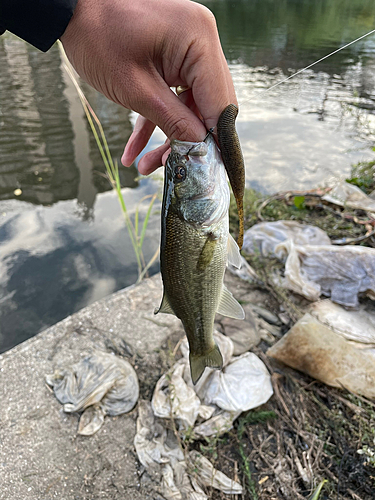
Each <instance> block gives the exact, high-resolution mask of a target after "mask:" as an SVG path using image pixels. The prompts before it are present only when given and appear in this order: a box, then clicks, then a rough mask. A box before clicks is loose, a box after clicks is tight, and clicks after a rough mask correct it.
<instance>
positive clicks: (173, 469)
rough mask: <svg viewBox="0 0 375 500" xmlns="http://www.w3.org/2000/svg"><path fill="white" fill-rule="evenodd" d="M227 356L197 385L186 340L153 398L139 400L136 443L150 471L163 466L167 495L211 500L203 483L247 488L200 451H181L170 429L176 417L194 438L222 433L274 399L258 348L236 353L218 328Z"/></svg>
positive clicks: (225, 489)
mask: <svg viewBox="0 0 375 500" xmlns="http://www.w3.org/2000/svg"><path fill="white" fill-rule="evenodd" d="M214 339H215V341H216V343H217V344H218V346H219V348H220V351H221V353H222V356H223V360H224V368H223V370H222V371H218V370H214V369H208V368H206V370H205V371H204V373H203V375H202V377H201V379H200V380H199V382H198V383H197V384H196V386H194V385H193V383H192V380H191V375H190V367H189V346H188V342H187V339H186V338H185V339H184V340H183V342H182V344H181V352H182V354H183V358H181V359H180V360H179V361H177V363H175V365H174V366H173V367H172V368H171V369H170V370H169V371H168V373H166V374H165V375H163V376H162V377H161V378H160V379H159V381H158V382H157V384H156V387H155V391H154V394H153V397H152V401H151V405H150V403H148V402H146V401H144V402H141V403H140V404H139V417H138V421H137V434H136V436H135V439H134V446H135V449H136V451H137V454H138V457H139V460H140V461H141V463H142V464H143V465H144V466H145V467H146V468H147V470H148V471H155V469H157V470H160V469H161V475H162V482H161V488H162V491H161V493H162V495H163V496H164V497H165V498H166V499H171V500H172V499H173V500H175V499H181V500H186V499H191V500H206V499H207V495H206V494H205V492H204V491H203V490H202V487H203V486H212V487H214V488H217V489H219V490H221V491H223V492H225V493H227V494H241V493H242V487H241V485H240V484H238V483H236V482H235V481H233V480H231V479H230V478H228V477H227V476H226V475H225V474H223V473H221V472H219V471H217V470H216V469H215V468H214V467H213V465H212V464H211V463H210V462H209V460H207V459H206V458H205V457H202V456H201V455H200V454H199V453H197V452H196V451H191V452H190V453H189V455H188V456H185V457H183V456H181V453H182V451H181V449H180V448H179V446H178V442H177V438H176V437H175V435H174V434H173V433H171V432H170V431H167V430H166V427H167V419H168V420H170V419H171V420H173V422H174V425H175V426H176V430H178V432H179V433H180V434H182V435H183V434H189V435H190V436H191V437H192V438H200V437H209V436H219V435H221V434H223V433H225V432H227V431H228V430H229V429H231V427H232V425H233V422H234V420H235V419H236V418H237V417H238V416H239V415H240V414H241V413H242V412H243V411H247V410H250V409H251V408H256V407H258V406H260V405H261V404H263V403H265V402H266V401H268V399H269V398H270V397H271V396H272V394H273V389H272V384H271V377H270V374H269V373H268V371H267V369H266V367H265V365H264V364H263V362H262V361H261V360H260V359H259V358H258V357H257V356H256V355H255V354H253V353H250V352H247V353H245V354H243V355H241V356H238V357H236V356H233V342H232V341H231V339H230V338H228V337H226V336H225V335H222V334H221V333H218V332H215V333H214Z"/></svg>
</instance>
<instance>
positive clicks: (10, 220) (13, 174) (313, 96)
mask: <svg viewBox="0 0 375 500" xmlns="http://www.w3.org/2000/svg"><path fill="white" fill-rule="evenodd" d="M206 5H207V6H209V8H210V9H211V10H213V12H214V13H215V15H216V18H217V22H218V27H219V32H220V37H221V40H222V44H223V48H224V52H225V55H226V57H227V59H228V62H229V65H230V69H231V72H232V76H233V79H234V82H235V86H236V91H237V94H238V99H239V102H240V116H239V119H238V129H239V134H240V138H241V143H242V147H243V152H244V156H245V160H246V169H247V182H248V184H249V185H251V186H253V187H255V188H257V189H259V190H261V191H263V192H269V193H271V192H274V191H280V190H285V189H290V188H293V189H300V188H302V189H304V188H312V187H315V186H316V185H318V184H322V183H324V182H326V181H327V180H329V179H330V178H336V177H338V176H343V175H347V174H348V173H349V172H350V168H351V165H352V164H353V163H356V162H357V161H360V160H366V159H372V158H373V155H374V153H373V151H372V147H373V146H374V142H375V141H374V140H375V137H374V109H375V58H374V56H375V37H374V36H370V37H368V38H366V39H364V40H362V41H360V42H358V43H356V44H355V45H353V46H351V47H349V48H347V49H345V50H343V51H341V52H340V53H338V54H336V55H334V56H332V57H331V58H329V59H328V60H326V61H324V62H322V63H320V64H319V65H317V66H315V67H314V68H312V69H310V70H308V71H306V72H305V73H303V74H301V75H299V76H297V77H296V78H294V79H292V80H290V81H289V82H287V83H285V84H283V85H281V86H280V87H277V88H275V89H274V90H272V91H270V92H267V93H264V90H265V89H267V88H268V87H270V86H271V85H272V84H274V83H276V82H278V81H281V80H282V79H283V78H286V77H287V76H289V75H291V74H292V73H294V72H296V71H297V70H299V69H301V68H302V67H304V66H307V65H308V64H310V63H311V62H313V61H314V60H316V59H319V58H320V57H322V56H324V55H326V54H327V53H329V52H331V51H333V50H336V49H337V48H338V47H340V46H342V45H344V44H346V43H347V42H349V41H351V40H353V39H355V38H357V37H358V36H360V35H362V34H364V33H365V32H367V31H370V30H371V29H373V28H374V26H375V4H374V2H373V1H372V0H371V1H368V0H350V1H349V0H329V1H327V0H320V1H319V0H252V1H241V0H236V1H227V0H214V1H207V2H206ZM0 68H1V71H0V352H1V351H4V350H6V349H9V348H10V347H12V346H13V345H16V344H17V343H19V342H21V341H23V340H25V339H26V338H28V337H30V336H32V335H35V334H36V333H37V332H38V331H41V330H42V329H44V328H46V327H48V326H49V325H51V324H53V323H55V322H56V321H59V320H60V319H62V318H64V317H66V316H67V315H69V314H71V313H73V312H75V311H77V310H78V309H80V308H82V307H84V306H85V305H87V304H90V303H92V302H93V301H95V300H97V299H99V298H101V297H103V296H105V295H108V294H110V293H112V292H114V291H116V290H118V289H120V288H122V287H124V286H127V285H130V284H131V283H133V282H134V281H135V280H136V277H137V269H136V260H135V256H134V253H133V250H132V247H131V244H130V241H129V237H128V235H127V232H126V229H125V224H124V221H123V217H122V214H121V211H120V208H119V206H118V202H117V199H116V196H115V195H114V194H113V192H111V190H110V185H109V183H108V181H107V180H106V179H105V177H104V171H105V170H104V167H103V163H102V161H101V158H100V155H99V152H98V150H97V149H96V145H95V142H94V139H93V136H92V135H91V132H90V130H89V128H88V126H87V123H86V121H85V118H84V114H83V111H82V108H81V105H80V102H79V100H78V97H77V95H76V92H75V90H74V87H73V86H72V84H71V83H70V81H69V79H68V77H67V76H66V75H65V74H64V71H63V69H62V67H61V60H60V55H59V52H58V50H57V47H53V48H52V49H51V50H50V51H49V52H48V53H46V54H43V53H41V52H39V51H38V50H36V49H34V48H33V47H31V46H30V45H28V44H26V43H25V42H23V41H21V40H19V39H17V38H16V37H14V36H12V35H10V34H6V35H5V36H3V37H0ZM84 89H85V92H86V94H87V96H88V99H89V101H90V102H91V104H92V106H93V108H94V109H95V111H96V112H97V113H98V115H99V117H100V119H101V121H102V124H103V127H104V129H105V131H106V135H107V137H108V139H109V144H110V148H111V151H112V154H113V156H114V157H115V158H117V159H119V158H120V157H121V154H122V151H123V146H124V144H125V143H126V140H127V139H128V137H129V135H130V133H131V130H132V124H133V123H134V119H135V117H134V115H133V114H132V113H129V112H128V111H127V110H124V109H122V108H120V107H119V106H117V105H115V104H113V103H111V102H109V101H108V100H107V99H106V98H104V97H103V96H101V95H99V94H98V93H96V92H95V91H93V90H92V89H90V88H89V87H88V86H84ZM213 91H214V89H213ZM163 140H164V137H163V135H162V134H161V132H160V131H158V132H157V133H156V134H155V136H154V137H153V138H152V140H151V141H150V144H149V145H148V149H150V148H152V147H155V146H157V145H159V144H160V143H161V142H162V141H163ZM160 173H162V171H160ZM121 179H122V184H123V186H124V194H125V197H126V200H127V204H128V207H129V210H130V212H131V213H134V210H135V207H136V206H137V205H138V203H139V202H140V200H141V198H142V197H143V196H145V195H148V194H151V193H153V192H155V191H156V190H160V182H158V181H156V180H150V179H140V178H139V177H138V173H137V170H136V168H135V167H134V166H133V167H132V168H130V169H125V168H122V169H121ZM142 206H143V207H145V206H144V205H142ZM144 209H145V208H143V212H142V213H144ZM158 244H159V214H158V213H157V210H155V213H154V214H153V218H152V221H151V224H150V226H149V230H148V237H147V239H146V246H145V256H146V260H148V259H149V258H150V257H151V256H152V255H153V253H154V251H155V249H156V248H157V246H158ZM152 270H153V271H156V270H157V265H155V266H154V267H153V269H152ZM156 305H157V304H156Z"/></svg>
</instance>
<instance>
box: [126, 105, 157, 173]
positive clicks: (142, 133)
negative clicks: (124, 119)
mask: <svg viewBox="0 0 375 500" xmlns="http://www.w3.org/2000/svg"><path fill="white" fill-rule="evenodd" d="M154 130H155V123H152V122H151V121H150V120H147V118H145V117H144V116H141V115H139V116H138V118H137V121H136V123H135V127H134V130H133V132H132V134H131V136H130V138H129V140H128V142H127V144H126V146H125V150H124V154H123V155H122V158H121V163H122V164H123V165H124V167H130V166H131V165H132V164H133V163H134V161H135V159H136V158H137V156H138V155H139V153H140V152H141V151H142V150H143V148H145V147H146V145H147V143H148V141H149V139H150V137H151V135H152V133H153V131H154Z"/></svg>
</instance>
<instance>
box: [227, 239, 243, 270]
mask: <svg viewBox="0 0 375 500" xmlns="http://www.w3.org/2000/svg"><path fill="white" fill-rule="evenodd" d="M228 262H229V264H232V265H233V266H234V267H236V268H237V269H240V267H241V254H240V249H239V247H238V245H237V243H236V242H235V240H234V238H233V236H231V235H229V237H228Z"/></svg>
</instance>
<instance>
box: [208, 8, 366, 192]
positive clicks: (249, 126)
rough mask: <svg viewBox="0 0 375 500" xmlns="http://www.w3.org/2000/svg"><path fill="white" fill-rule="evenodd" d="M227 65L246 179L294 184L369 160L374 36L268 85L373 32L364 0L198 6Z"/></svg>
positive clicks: (265, 185)
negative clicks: (210, 21) (213, 24)
mask: <svg viewBox="0 0 375 500" xmlns="http://www.w3.org/2000/svg"><path fill="white" fill-rule="evenodd" d="M205 4H206V5H207V6H209V7H210V8H211V10H213V12H214V13H215V15H216V18H217V22H218V27H219V32H220V37H221V40H222V42H223V46H224V52H225V55H226V57H227V58H228V59H229V61H230V68H231V72H232V76H233V79H234V82H235V87H236V91H237V96H238V100H239V103H240V115H239V119H238V129H239V135H240V139H241V144H242V147H243V152H244V157H245V163H246V170H247V182H248V183H249V184H250V185H251V186H253V187H255V188H257V189H260V190H261V191H264V192H274V191H280V190H285V189H290V188H294V189H303V188H309V187H313V186H315V185H317V184H319V183H322V182H324V181H325V180H327V178H329V177H337V176H340V175H343V174H348V173H349V171H350V167H351V165H352V164H353V163H356V162H358V161H360V160H366V159H370V158H371V159H372V158H373V152H372V151H371V147H372V146H373V144H374V140H375V136H374V129H375V128H374V109H375V60H374V54H375V36H374V35H371V36H370V37H368V38H365V39H363V40H361V41H360V42H358V43H356V44H354V45H352V46H350V47H348V48H347V49H344V50H342V51H341V52H339V53H337V54H335V55H334V56H332V57H330V58H329V59H327V60H325V61H323V62H321V63H319V65H317V66H315V67H314V68H312V69H311V70H308V71H306V72H304V73H302V74H301V75H298V76H297V77H295V78H293V79H291V80H289V81H288V82H286V83H284V84H283V85H281V86H279V87H277V88H275V89H273V90H271V91H270V92H264V91H265V89H267V88H269V87H271V86H272V85H273V84H275V83H277V82H279V81H281V80H283V79H285V78H287V77H288V76H289V75H291V74H292V73H294V72H296V71H298V70H299V69H301V68H303V67H305V66H307V65H309V64H311V63H312V62H314V61H315V60H317V59H320V58H321V57H323V56H324V55H326V54H328V53H330V52H332V51H334V50H336V49H337V48H338V47H340V46H342V45H345V44H346V43H348V42H350V41H351V40H354V39H355V38H358V37H359V36H361V35H363V34H364V33H366V32H368V31H370V30H372V29H374V24H375V4H374V2H372V1H370V0H330V1H329V2H326V1H325V0H299V1H295V0H284V1H276V0H252V1H251V2H250V1H245V0H243V1H241V0H238V1H236V2H235V3H234V2H232V1H227V0H217V1H216V0H213V1H207V2H205Z"/></svg>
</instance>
